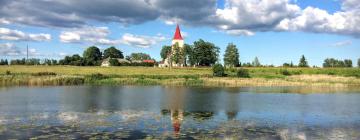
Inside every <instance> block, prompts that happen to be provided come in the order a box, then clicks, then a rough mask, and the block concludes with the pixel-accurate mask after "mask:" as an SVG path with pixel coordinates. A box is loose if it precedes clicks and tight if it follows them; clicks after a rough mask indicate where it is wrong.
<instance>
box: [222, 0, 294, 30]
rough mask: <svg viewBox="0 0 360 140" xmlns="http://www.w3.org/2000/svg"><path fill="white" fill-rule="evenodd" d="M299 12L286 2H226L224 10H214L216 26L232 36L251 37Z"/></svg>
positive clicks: (271, 0)
mask: <svg viewBox="0 0 360 140" xmlns="http://www.w3.org/2000/svg"><path fill="white" fill-rule="evenodd" d="M299 11H300V7H299V6H297V5H295V4H290V3H289V2H288V0H276V1H274V0H227V1H226V2H225V8H224V9H217V10H216V16H217V18H218V24H216V26H217V27H218V28H220V29H221V30H228V31H226V32H228V33H229V34H232V35H253V34H254V33H253V31H268V30H272V28H273V27H274V26H276V25H277V24H278V23H279V22H280V21H281V20H282V19H284V18H290V17H294V16H295V15H296V14H297V13H298V12H299Z"/></svg>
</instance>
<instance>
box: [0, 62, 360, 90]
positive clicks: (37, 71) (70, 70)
mask: <svg viewBox="0 0 360 140" xmlns="http://www.w3.org/2000/svg"><path fill="white" fill-rule="evenodd" d="M245 69H248V71H249V73H250V77H251V78H239V77H236V73H234V71H236V70H233V69H230V70H228V71H227V74H228V77H214V76H212V71H211V68H173V69H171V70H170V69H167V68H156V67H76V66H0V86H12V85H13V86H47V85H50V86H61V85H144V86H146V85H149V86H152V85H161V86H200V87H258V86H315V87H354V86H357V87H360V69H359V68H267V67H266V68H264V67H260V68H245ZM284 69H286V70H287V71H288V73H289V75H284V74H282V73H281V71H282V70H284Z"/></svg>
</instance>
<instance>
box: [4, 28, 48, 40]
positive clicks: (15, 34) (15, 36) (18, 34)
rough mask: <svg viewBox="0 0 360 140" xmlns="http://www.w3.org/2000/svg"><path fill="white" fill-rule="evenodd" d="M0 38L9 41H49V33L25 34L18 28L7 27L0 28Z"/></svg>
mask: <svg viewBox="0 0 360 140" xmlns="http://www.w3.org/2000/svg"><path fill="white" fill-rule="evenodd" d="M0 40H11V41H49V40H51V35H50V34H44V33H40V34H27V33H24V32H22V31H19V30H12V29H8V28H0Z"/></svg>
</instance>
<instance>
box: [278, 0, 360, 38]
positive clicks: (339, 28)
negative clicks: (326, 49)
mask: <svg viewBox="0 0 360 140" xmlns="http://www.w3.org/2000/svg"><path fill="white" fill-rule="evenodd" d="M357 1H358V2H359V3H360V1H359V0H357ZM348 2H349V1H344V4H343V7H342V8H343V9H346V11H337V12H335V13H333V14H329V13H328V12H327V11H326V10H322V9H319V8H314V7H307V8H305V9H304V10H302V11H301V14H299V15H298V16H297V17H294V18H286V19H283V20H282V21H281V22H280V23H279V24H278V25H277V26H276V28H275V30H279V31H305V32H313V33H331V34H342V35H351V36H355V37H360V26H358V25H359V24H360V9H359V7H356V8H357V9H356V8H355V9H352V8H350V6H346V7H345V5H346V4H345V3H348Z"/></svg>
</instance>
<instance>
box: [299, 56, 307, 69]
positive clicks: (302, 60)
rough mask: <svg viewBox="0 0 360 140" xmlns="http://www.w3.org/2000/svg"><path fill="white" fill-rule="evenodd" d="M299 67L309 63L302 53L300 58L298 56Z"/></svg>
mask: <svg viewBox="0 0 360 140" xmlns="http://www.w3.org/2000/svg"><path fill="white" fill-rule="evenodd" d="M299 67H309V64H308V62H307V61H306V58H305V56H304V55H302V56H301V58H300V61H299Z"/></svg>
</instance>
